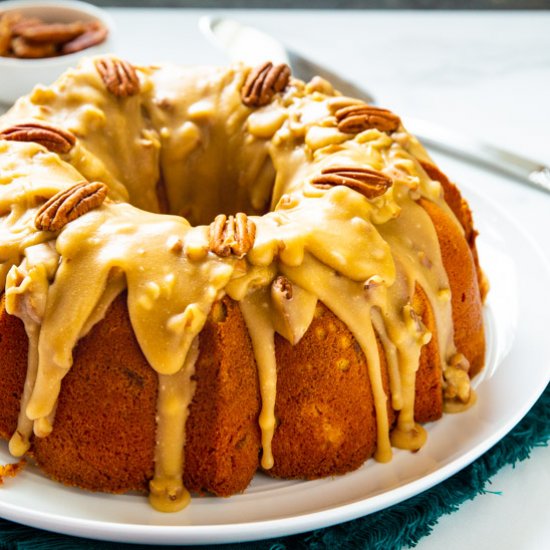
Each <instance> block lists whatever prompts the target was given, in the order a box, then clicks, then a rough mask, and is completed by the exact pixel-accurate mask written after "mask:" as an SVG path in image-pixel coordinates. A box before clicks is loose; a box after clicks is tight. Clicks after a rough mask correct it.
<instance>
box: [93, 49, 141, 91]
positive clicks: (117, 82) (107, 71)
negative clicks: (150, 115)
mask: <svg viewBox="0 0 550 550" xmlns="http://www.w3.org/2000/svg"><path fill="white" fill-rule="evenodd" d="M95 66H96V69H97V72H98V73H99V75H100V76H101V79H102V80H103V83H104V84H105V87H106V88H107V89H108V90H109V91H110V92H111V93H112V94H113V95H115V96H117V97H128V96H132V95H135V94H137V93H139V78H138V76H137V74H136V71H135V69H134V67H133V66H132V65H131V64H130V63H128V61H124V60H122V59H116V58H114V57H103V58H101V59H98V60H97V61H96V62H95Z"/></svg>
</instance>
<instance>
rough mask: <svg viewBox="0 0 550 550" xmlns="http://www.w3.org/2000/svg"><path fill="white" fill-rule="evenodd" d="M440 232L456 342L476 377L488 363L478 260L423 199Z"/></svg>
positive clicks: (447, 221)
mask: <svg viewBox="0 0 550 550" xmlns="http://www.w3.org/2000/svg"><path fill="white" fill-rule="evenodd" d="M419 203H420V204H421V206H422V207H423V208H424V209H425V210H426V212H427V213H428V215H429V216H430V218H431V219H432V222H433V224H434V227H435V229H436V231H437V236H438V239H439V246H440V249H441V257H442V260H443V265H444V267H445V271H446V272H447V276H448V277H449V283H450V287H451V303H452V310H453V325H454V340H455V344H456V347H457V350H458V351H459V352H460V353H462V354H463V355H465V356H466V358H467V359H468V361H469V362H470V367H471V370H470V376H475V375H476V374H477V373H478V372H479V371H480V370H481V369H482V368H483V364H484V361H485V332H484V329H483V308H482V303H481V293H480V291H479V286H478V279H477V270H476V264H475V260H474V258H473V256H472V253H471V252H470V248H469V246H468V243H467V242H466V240H465V239H464V236H463V235H462V233H461V232H460V230H459V228H458V227H457V226H456V224H455V223H454V222H453V221H452V220H451V219H450V218H449V217H448V215H447V214H445V212H443V211H442V210H441V209H440V208H439V207H438V206H437V205H436V204H434V203H432V202H430V201H427V200H425V199H420V201H419Z"/></svg>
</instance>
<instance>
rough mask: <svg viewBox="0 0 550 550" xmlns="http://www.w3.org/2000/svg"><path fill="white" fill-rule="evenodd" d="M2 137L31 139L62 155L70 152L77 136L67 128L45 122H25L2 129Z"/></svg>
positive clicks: (17, 139)
mask: <svg viewBox="0 0 550 550" xmlns="http://www.w3.org/2000/svg"><path fill="white" fill-rule="evenodd" d="M0 139H5V140H7V141H31V142H34V143H38V144H40V145H43V146H44V147H46V149H48V150H49V151H52V152H53V153H58V154H60V155H62V154H65V153H68V152H69V151H70V150H71V149H72V148H73V147H74V144H75V143H76V138H75V137H74V136H73V134H71V133H70V132H67V130H63V129H62V128H58V127H57V126H51V125H49V124H47V123H45V122H24V123H22V124H16V125H15V126H10V127H9V128H5V129H4V130H2V131H0Z"/></svg>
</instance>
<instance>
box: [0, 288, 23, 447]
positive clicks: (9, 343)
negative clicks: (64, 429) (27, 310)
mask: <svg viewBox="0 0 550 550" xmlns="http://www.w3.org/2000/svg"><path fill="white" fill-rule="evenodd" d="M26 372H27V334H26V332H25V327H24V325H23V322H22V321H21V320H20V319H18V318H17V317H14V316H13V315H8V313H7V312H6V308H5V296H4V294H3V293H2V294H0V380H1V383H0V403H1V404H2V406H0V437H2V438H3V439H9V438H10V437H11V436H12V434H13V432H14V431H15V428H16V427H17V416H18V414H19V407H20V402H21V395H22V394H23V385H24V384H25V376H26Z"/></svg>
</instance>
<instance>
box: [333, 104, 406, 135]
mask: <svg viewBox="0 0 550 550" xmlns="http://www.w3.org/2000/svg"><path fill="white" fill-rule="evenodd" d="M335 115H336V120H337V121H338V129H339V130H340V131H341V132H344V133H346V134H357V133H359V132H363V131H364V130H370V129H371V128H375V129H377V130H380V131H381V132H386V133H388V134H391V133H392V132H395V131H396V130H397V128H399V125H400V124H401V119H400V118H399V117H398V116H397V115H394V114H393V113H392V112H391V111H388V110H387V109H380V108H379V107H373V106H372V105H367V104H365V103H363V104H359V105H349V106H347V107H343V108H341V109H338V110H337V111H336V113H335Z"/></svg>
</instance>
